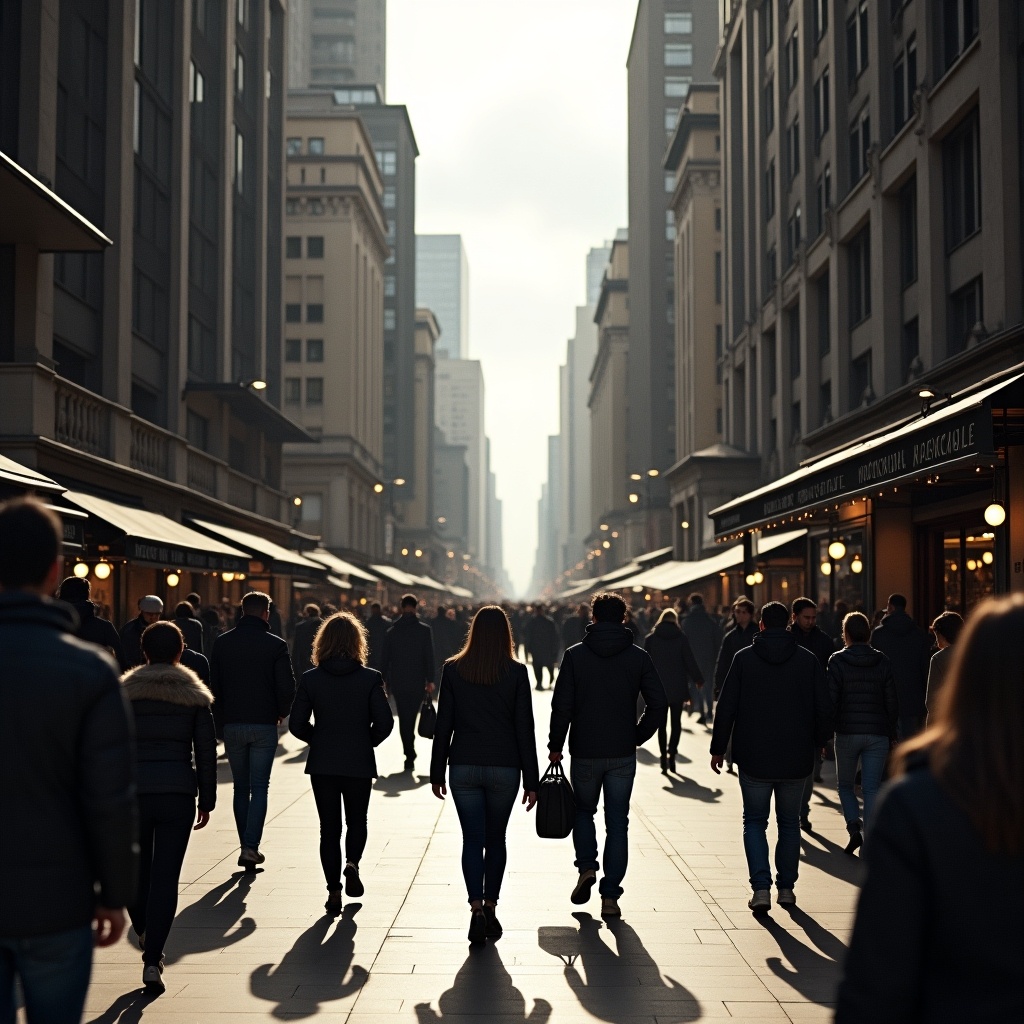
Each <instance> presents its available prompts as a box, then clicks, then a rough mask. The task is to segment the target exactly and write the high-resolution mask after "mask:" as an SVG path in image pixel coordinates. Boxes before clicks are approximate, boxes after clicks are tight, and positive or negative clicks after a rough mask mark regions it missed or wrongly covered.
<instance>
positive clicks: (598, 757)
mask: <svg viewBox="0 0 1024 1024" xmlns="http://www.w3.org/2000/svg"><path fill="white" fill-rule="evenodd" d="M591 613H592V615H593V617H594V621H593V622H592V623H591V624H590V625H589V626H588V627H587V633H586V636H585V637H584V639H583V642H582V643H580V644H576V645H575V646H574V647H570V648H569V650H567V651H566V652H565V655H564V657H563V658H562V664H561V666H560V667H559V670H558V680H557V682H556V683H555V692H554V695H553V696H552V698H551V731H550V735H549V738H548V750H549V751H550V755H549V757H550V760H551V761H552V762H553V763H554V762H557V761H561V760H562V749H563V747H564V746H565V738H566V734H567V733H568V734H569V753H570V754H571V755H572V786H573V790H574V791H575V796H576V821H575V824H574V826H573V830H572V841H573V845H574V846H575V848H576V867H577V869H578V870H579V873H580V875H579V880H578V881H577V883H576V887H575V889H573V892H572V896H571V897H570V898H571V899H572V902H573V903H575V904H577V905H581V904H584V903H586V902H587V900H589V899H590V890H591V888H592V887H593V885H594V882H595V881H596V880H597V868H598V861H597V831H596V829H595V828H594V815H595V814H596V813H597V802H598V799H599V798H600V797H601V796H602V794H603V796H604V817H605V828H606V832H607V836H606V839H605V846H604V865H603V867H604V877H603V878H602V879H601V885H600V893H601V913H602V915H603V916H606V917H619V916H620V911H619V904H618V898H619V896H621V895H622V880H623V878H625V876H626V867H627V864H628V859H629V799H630V796H631V794H632V792H633V780H634V778H635V777H636V748H637V747H639V746H642V745H643V744H644V743H646V742H647V740H649V739H650V738H651V737H652V736H653V735H654V734H655V733H656V732H657V731H658V726H659V725H661V723H662V722H663V721H664V719H665V710H666V708H667V707H668V700H667V698H666V696H665V687H664V686H662V685H661V680H660V679H659V678H658V673H657V671H656V670H655V668H654V662H653V661H652V660H651V656H650V655H649V654H648V653H647V652H646V651H645V650H642V649H641V648H639V647H637V646H635V645H634V643H633V634H632V632H631V631H630V630H629V629H627V628H626V627H625V626H624V625H623V619H624V618H625V616H626V602H625V601H623V600H622V598H621V597H619V596H618V595H617V594H598V595H597V596H596V597H594V599H593V602H592V604H591ZM640 696H643V699H644V702H645V704H646V707H645V709H644V712H643V714H642V715H641V717H640V720H639V722H638V721H637V717H636V708H637V698H638V697H640ZM570 730H571V731H570Z"/></svg>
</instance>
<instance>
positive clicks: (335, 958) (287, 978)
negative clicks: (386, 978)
mask: <svg viewBox="0 0 1024 1024" xmlns="http://www.w3.org/2000/svg"><path fill="white" fill-rule="evenodd" d="M361 907H362V904H361V903H350V904H349V905H348V906H347V907H345V909H344V910H343V911H342V913H341V919H340V920H339V921H338V926H337V927H336V928H335V929H334V931H333V932H332V933H331V934H330V935H329V936H328V935H327V933H328V932H329V931H330V930H331V925H333V924H334V921H335V919H334V918H333V917H327V916H326V915H325V916H324V917H321V918H320V919H319V920H318V921H317V922H316V923H315V924H313V925H312V927H310V928H307V929H306V931H304V932H303V933H302V934H301V935H300V936H299V937H298V939H296V941H295V944H294V945H293V946H292V948H291V949H289V950H288V952H287V953H285V955H284V956H283V957H282V958H281V962H280V963H279V964H277V965H276V966H275V965H274V964H263V965H262V966H261V967H257V968H256V970H254V971H253V972H252V975H251V976H250V979H249V988H250V991H251V992H252V994H253V995H254V996H256V998H257V999H266V1000H267V1001H268V1002H275V1003H277V1005H276V1006H275V1007H274V1009H273V1010H272V1011H271V1012H272V1013H273V1015H274V1016H275V1017H277V1018H278V1019H281V1020H295V1019H297V1018H300V1017H312V1016H314V1015H315V1014H317V1013H319V1012H320V1004H321V1003H329V1002H334V1001H335V1000H338V999H344V998H345V997H346V996H349V995H351V994H352V993H353V992H356V991H358V990H359V989H360V988H362V987H363V985H365V984H366V979H367V977H368V976H369V974H368V972H367V970H366V968H365V967H361V966H359V964H356V965H354V966H352V972H351V974H350V976H349V979H348V981H346V980H345V975H346V974H348V973H349V967H350V965H352V958H353V957H354V956H355V948H356V946H355V938H356V922H355V916H356V914H358V913H359V911H360V909H361ZM325 938H326V941H324V940H325Z"/></svg>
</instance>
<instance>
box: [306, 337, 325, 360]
mask: <svg viewBox="0 0 1024 1024" xmlns="http://www.w3.org/2000/svg"><path fill="white" fill-rule="evenodd" d="M323 361H324V339H323V338H307V339H306V362H307V363H322V362H323Z"/></svg>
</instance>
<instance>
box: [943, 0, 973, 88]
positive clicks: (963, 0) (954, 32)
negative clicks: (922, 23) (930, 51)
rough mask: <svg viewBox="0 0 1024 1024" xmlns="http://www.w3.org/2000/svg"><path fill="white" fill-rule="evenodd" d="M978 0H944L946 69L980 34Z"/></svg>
mask: <svg viewBox="0 0 1024 1024" xmlns="http://www.w3.org/2000/svg"><path fill="white" fill-rule="evenodd" d="M979 6H980V5H979V2H978V0H942V55H943V58H944V61H945V63H944V64H943V67H942V70H943V71H945V70H946V68H948V67H949V66H950V65H952V64H953V62H954V61H955V60H956V59H957V57H959V56H960V54H961V53H963V52H964V50H966V49H967V47H968V46H970V45H971V43H972V42H974V40H975V39H976V38H977V35H978V8H979Z"/></svg>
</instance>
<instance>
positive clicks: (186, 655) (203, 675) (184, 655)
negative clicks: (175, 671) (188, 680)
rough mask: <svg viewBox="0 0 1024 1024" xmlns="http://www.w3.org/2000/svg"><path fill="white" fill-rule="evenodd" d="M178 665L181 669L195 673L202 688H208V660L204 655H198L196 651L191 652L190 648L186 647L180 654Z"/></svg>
mask: <svg viewBox="0 0 1024 1024" xmlns="http://www.w3.org/2000/svg"><path fill="white" fill-rule="evenodd" d="M179 664H180V665H181V667H182V668H187V669H190V670H191V671H192V672H195V674H196V675H197V676H199V681H200V682H201V683H202V684H203V685H204V686H206V687H209V686H210V659H209V658H207V657H206V655H205V654H200V653H199V652H198V651H193V650H192V648H191V647H186V648H185V649H184V650H183V651H182V652H181V658H180V659H179Z"/></svg>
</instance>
